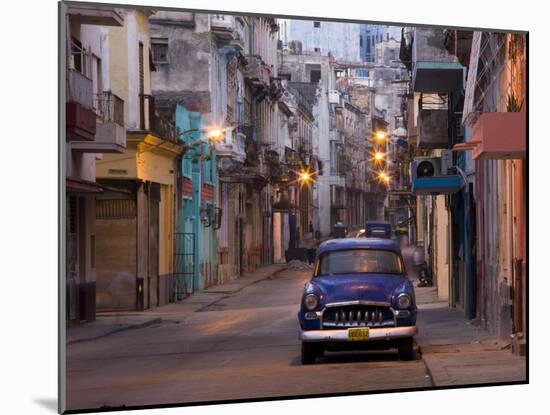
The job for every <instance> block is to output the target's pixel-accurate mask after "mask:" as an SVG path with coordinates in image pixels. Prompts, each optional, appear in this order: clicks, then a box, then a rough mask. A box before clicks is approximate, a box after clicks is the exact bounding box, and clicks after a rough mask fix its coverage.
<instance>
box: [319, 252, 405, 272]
mask: <svg viewBox="0 0 550 415" xmlns="http://www.w3.org/2000/svg"><path fill="white" fill-rule="evenodd" d="M404 272H405V267H404V266H403V260H402V259H401V257H400V256H399V255H398V254H396V253H395V252H392V251H385V250H379V249H349V250H342V251H332V252H327V253H326V254H324V255H323V256H321V258H320V260H319V264H318V266H317V273H316V275H338V274H351V273H381V274H382V273H383V274H403V273H404Z"/></svg>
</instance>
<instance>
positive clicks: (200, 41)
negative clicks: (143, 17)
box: [149, 12, 215, 114]
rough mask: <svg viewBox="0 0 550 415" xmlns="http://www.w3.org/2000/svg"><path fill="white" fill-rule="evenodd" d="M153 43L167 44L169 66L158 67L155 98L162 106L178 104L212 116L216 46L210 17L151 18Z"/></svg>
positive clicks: (162, 14) (161, 15)
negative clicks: (211, 30) (213, 60)
mask: <svg viewBox="0 0 550 415" xmlns="http://www.w3.org/2000/svg"><path fill="white" fill-rule="evenodd" d="M149 20H150V31H151V38H152V41H153V42H156V41H165V42H166V43H167V45H168V46H167V61H166V63H158V62H157V63H155V67H156V71H155V72H153V73H152V82H153V85H154V94H155V96H156V97H158V99H159V100H161V101H162V102H163V103H162V105H163V106H169V107H173V106H175V105H176V104H180V105H183V106H185V107H186V108H188V109H190V110H193V111H198V112H201V113H203V114H208V113H210V112H212V103H211V101H212V97H211V90H212V82H213V79H212V77H213V76H214V75H213V70H214V67H213V62H212V59H213V56H212V54H213V53H215V52H214V49H215V48H214V45H213V40H212V35H211V33H210V27H209V15H207V14H202V13H196V14H193V13H184V12H158V13H156V14H155V15H154V16H151V18H150V19H149Z"/></svg>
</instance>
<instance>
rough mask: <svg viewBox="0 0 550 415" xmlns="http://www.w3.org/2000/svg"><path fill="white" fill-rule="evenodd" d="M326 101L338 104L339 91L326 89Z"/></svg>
mask: <svg viewBox="0 0 550 415" xmlns="http://www.w3.org/2000/svg"><path fill="white" fill-rule="evenodd" d="M328 103H329V104H340V93H339V92H338V91H334V90H332V91H328Z"/></svg>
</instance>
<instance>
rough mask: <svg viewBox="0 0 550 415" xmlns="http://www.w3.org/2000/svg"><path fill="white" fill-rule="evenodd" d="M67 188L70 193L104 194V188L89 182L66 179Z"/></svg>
mask: <svg viewBox="0 0 550 415" xmlns="http://www.w3.org/2000/svg"><path fill="white" fill-rule="evenodd" d="M65 188H66V191H67V192H68V193H93V194H101V193H103V186H101V185H100V184H97V183H96V182H91V181H89V180H82V179H74V178H71V177H67V178H65Z"/></svg>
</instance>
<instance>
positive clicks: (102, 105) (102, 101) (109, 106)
mask: <svg viewBox="0 0 550 415" xmlns="http://www.w3.org/2000/svg"><path fill="white" fill-rule="evenodd" d="M94 108H95V109H96V111H97V114H98V116H99V118H100V119H101V121H103V122H114V123H116V124H118V125H124V101H123V100H122V99H121V98H120V97H118V96H117V95H115V94H113V93H112V92H110V91H105V92H102V93H99V94H94Z"/></svg>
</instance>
